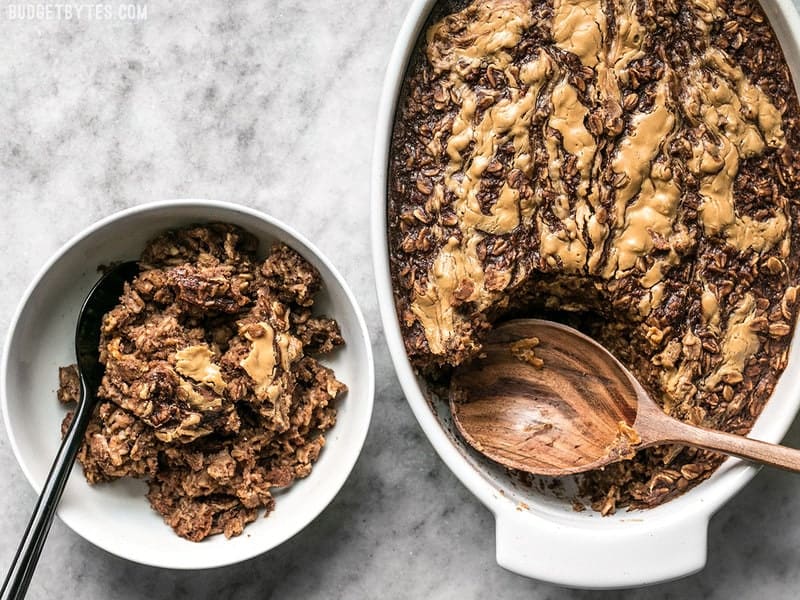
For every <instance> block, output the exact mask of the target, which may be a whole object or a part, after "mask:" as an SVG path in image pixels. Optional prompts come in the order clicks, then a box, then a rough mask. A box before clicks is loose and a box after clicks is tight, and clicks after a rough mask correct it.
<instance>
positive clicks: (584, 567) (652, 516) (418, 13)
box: [372, 0, 800, 589]
mask: <svg viewBox="0 0 800 600" xmlns="http://www.w3.org/2000/svg"><path fill="white" fill-rule="evenodd" d="M435 4H436V0H414V2H413V3H412V5H411V9H410V11H409V13H408V16H407V17H406V20H405V22H404V23H403V26H402V29H401V30H400V34H399V36H398V39H397V42H396V44H395V47H394V50H393V52H392V55H391V58H390V60H389V65H388V68H387V72H386V79H385V83H384V87H383V94H382V97H381V102H380V107H379V111H378V123H377V132H376V139H375V149H374V156H373V165H372V244H373V256H374V262H375V265H374V266H375V276H376V284H377V289H378V301H379V306H380V312H381V317H382V320H383V326H384V330H385V331H386V340H387V343H388V345H389V350H390V352H391V355H392V359H393V361H394V365H395V369H396V370H397V374H398V377H399V380H400V383H401V385H402V387H403V391H404V393H405V395H406V398H407V400H408V403H409V404H410V405H411V408H412V410H413V411H414V414H415V415H416V418H417V420H418V421H419V424H420V426H421V427H422V429H423V431H424V432H425V435H426V436H427V437H428V439H429V440H430V441H431V443H432V444H433V446H434V448H435V449H436V451H437V452H438V453H439V456H441V458H442V460H444V462H445V463H446V464H447V466H448V467H449V468H450V470H452V471H453V473H454V474H455V475H456V476H457V477H458V478H459V479H460V480H461V482H462V483H463V484H464V485H465V486H466V487H467V488H468V489H469V490H470V491H471V492H472V493H473V494H474V495H475V496H476V497H477V498H478V499H479V500H480V501H481V502H482V503H483V504H484V505H485V506H486V507H487V508H488V509H489V510H491V511H492V513H493V514H494V516H495V522H496V532H497V537H496V550H497V562H498V564H499V565H500V566H502V567H504V568H506V569H509V570H511V571H514V572H516V573H519V574H521V575H525V576H528V577H533V578H536V579H540V580H543V581H549V582H552V583H556V584H559V585H565V586H571V587H581V588H595V589H603V588H619V587H633V586H641V585H648V584H653V583H657V582H661V581H666V580H670V579H675V578H678V577H683V576H686V575H689V574H691V573H694V572H696V571H699V570H700V569H702V568H703V567H704V566H705V563H706V552H707V543H706V536H707V531H708V524H709V520H710V519H711V516H712V515H713V514H714V513H715V512H716V511H717V510H718V509H719V508H720V507H721V506H722V505H723V504H725V502H727V501H728V500H730V499H731V498H732V497H733V496H734V495H735V494H736V493H737V492H738V491H739V490H740V489H741V488H742V487H743V486H744V485H745V484H746V483H747V482H748V481H750V479H752V477H753V476H754V475H755V474H756V473H757V471H758V468H757V467H755V466H752V465H749V464H746V463H743V462H741V461H739V460H735V459H729V460H727V461H726V462H725V463H724V464H723V466H722V467H721V468H720V469H718V470H717V471H716V473H714V475H713V476H712V477H711V478H710V479H709V480H708V481H705V482H703V483H701V484H700V485H698V486H697V487H695V488H693V489H692V490H690V491H689V492H688V493H686V494H684V495H683V496H680V497H679V498H677V499H675V500H673V501H671V502H668V503H666V504H663V505H660V506H657V507H655V508H653V509H650V510H644V511H642V510H637V511H630V512H626V511H625V510H622V511H619V512H618V513H617V514H615V515H613V516H609V517H601V516H600V515H599V514H598V513H595V512H593V511H591V510H587V511H584V512H575V511H574V510H573V508H572V506H571V504H570V502H569V501H567V500H565V499H562V498H559V497H557V496H556V495H554V494H552V493H549V492H547V491H539V490H536V489H531V488H526V487H524V486H520V485H518V484H516V483H515V482H514V481H513V480H512V479H511V478H510V477H509V476H508V475H506V474H505V472H504V470H503V469H502V468H499V467H498V466H497V465H496V464H494V463H492V462H491V461H489V460H488V459H485V458H484V457H482V456H480V455H479V454H477V453H476V452H474V451H472V449H471V448H469V447H467V446H466V445H465V444H464V442H462V440H461V439H460V438H459V437H458V436H457V435H456V434H455V428H454V427H453V426H452V423H451V421H450V412H449V408H448V407H447V405H446V403H445V402H441V401H438V400H436V399H431V401H430V402H429V399H428V397H427V394H426V391H425V384H424V382H423V381H422V380H421V379H420V378H419V377H417V375H416V373H415V372H414V370H413V368H412V367H411V364H410V363H409V361H408V358H407V356H406V352H405V348H404V344H403V339H402V336H401V333H400V327H399V324H398V321H397V315H396V313H395V306H394V300H393V294H392V282H391V277H390V272H389V253H388V240H387V213H386V204H387V194H386V191H387V183H388V182H387V176H388V173H387V170H388V159H389V148H390V140H391V135H392V127H393V122H394V116H395V108H396V105H397V100H398V96H399V93H400V90H401V87H402V84H403V79H404V76H405V71H406V67H407V64H408V60H409V58H410V56H411V53H412V51H413V49H414V47H415V44H416V42H417V38H418V36H419V34H420V32H421V31H422V27H423V25H424V24H425V21H426V19H427V18H428V15H429V13H430V11H431V9H432V8H433V6H434V5H435ZM763 8H764V10H765V12H766V13H767V16H768V17H769V19H770V22H771V24H772V27H773V29H774V30H775V33H776V34H777V36H778V39H779V41H780V43H781V46H782V48H783V52H784V55H785V57H786V60H787V62H788V64H789V65H790V68H791V71H792V76H793V78H794V81H795V86H797V83H798V82H800V70H799V68H800V45H799V44H798V40H799V39H800V16H799V15H798V13H797V11H796V9H795V8H794V6H793V5H792V2H791V1H790V0H774V1H773V0H770V1H769V2H764V3H763ZM798 389H800V344H798V343H797V342H796V340H795V341H794V343H793V344H792V346H791V350H790V355H789V363H788V366H787V368H786V370H785V372H784V374H783V376H782V377H781V378H780V380H779V382H778V385H777V387H776V388H775V392H774V393H773V396H772V398H771V400H770V401H769V402H768V403H767V405H766V408H765V409H764V411H763V413H762V414H761V416H760V417H759V419H758V421H757V422H756V424H755V427H754V428H753V430H752V433H751V436H752V437H754V438H757V439H761V440H766V441H769V442H779V441H780V440H781V438H782V437H783V436H784V435H785V433H786V431H787V430H788V428H789V426H790V425H791V423H792V421H793V420H794V418H795V415H796V414H797V411H798V409H799V408H800V394H798V393H797V390H798Z"/></svg>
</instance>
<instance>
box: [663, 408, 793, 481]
mask: <svg viewBox="0 0 800 600" xmlns="http://www.w3.org/2000/svg"><path fill="white" fill-rule="evenodd" d="M659 428H661V431H660V432H659V436H660V437H661V440H662V441H663V442H668V443H669V442H673V443H678V444H687V445H689V446H695V447H697V448H704V449H705V450H713V451H715V452H721V453H723V454H729V455H731V456H736V457H738V458H743V459H745V460H749V461H752V462H757V463H761V464H764V465H770V466H772V467H778V468H779V469H785V470H787V471H794V472H800V450H796V449H794V448H787V447H786V446H780V445H778V444H770V443H767V442H761V441H759V440H754V439H751V438H748V437H744V436H741V435H734V434H732V433H724V432H722V431H716V430H713V429H706V428H704V427H696V426H694V425H689V424H687V423H683V422H681V421H678V420H677V419H673V418H670V417H665V418H664V423H663V424H662V423H659Z"/></svg>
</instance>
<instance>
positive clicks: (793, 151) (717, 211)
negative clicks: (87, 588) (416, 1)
mask: <svg viewBox="0 0 800 600" xmlns="http://www.w3.org/2000/svg"><path fill="white" fill-rule="evenodd" d="M799 115H800V113H799V112H798V101H797V96H796V94H795V90H794V87H793V85H792V81H791V77H790V74H789V70H788V67H787V65H786V62H785V60H784V58H783V54H782V52H781V49H780V47H779V45H778V42H777V40H776V38H775V35H774V33H773V31H772V29H771V27H770V25H769V23H768V22H767V20H766V18H765V16H764V13H763V12H762V10H761V8H760V6H759V5H758V3H757V2H755V1H753V0H684V1H678V0H658V1H655V0H652V1H651V0H482V1H480V2H473V3H465V2H463V1H461V2H457V1H452V0H450V1H448V0H443V1H442V2H440V3H439V5H438V6H437V8H436V10H435V11H434V14H433V15H432V16H431V19H430V21H429V24H428V27H427V29H426V31H425V33H424V34H423V36H422V38H421V40H420V42H419V46H418V48H417V51H416V53H415V55H414V58H413V59H412V62H411V66H410V67H409V71H408V74H407V78H406V84H405V87H404V92H403V96H402V97H401V101H400V105H399V109H398V113H397V117H396V122H395V128H394V134H393V143H392V155H391V159H390V171H391V177H390V184H389V237H390V253H391V265H392V274H393V279H394V286H395V300H396V305H397V311H398V315H399V317H400V321H401V326H402V329H403V334H404V339H405V344H406V349H407V352H408V354H409V356H410V358H411V360H412V361H413V363H414V364H415V365H416V367H417V369H418V370H419V371H420V372H421V373H422V374H424V375H425V376H427V377H428V378H429V379H430V380H431V381H432V383H433V384H434V385H439V386H440V388H439V389H445V387H446V385H447V381H448V377H449V372H450V369H451V368H452V366H454V365H458V364H460V363H462V362H464V361H465V360H468V359H470V358H472V357H474V356H476V354H477V353H478V352H479V350H480V345H481V337H482V335H483V334H484V333H485V331H486V330H488V329H489V328H490V327H491V326H492V324H493V323H494V322H496V321H497V320H499V319H501V318H505V317H510V316H519V315H523V316H532V315H543V316H549V317H551V318H557V319H559V320H562V321H566V322H568V323H571V324H573V325H575V326H578V327H579V328H581V329H583V330H584V331H587V332H588V333H589V334H590V335H592V336H594V337H595V338H596V339H598V340H599V341H601V342H602V343H603V344H605V345H606V346H607V347H608V348H609V349H611V351H612V352H614V354H615V355H616V356H617V357H618V358H619V359H620V360H622V362H623V363H625V364H626V365H627V366H628V367H629V368H630V369H631V370H632V371H633V372H634V373H635V374H636V375H637V376H638V378H639V379H640V380H641V382H642V383H643V384H644V385H645V387H646V388H647V389H648V390H649V391H650V393H651V394H652V395H653V397H654V398H656V400H657V401H658V402H660V403H661V404H662V405H663V407H664V410H665V411H666V412H667V413H669V414H670V415H673V416H675V417H677V418H679V419H682V420H684V421H687V422H690V423H694V424H698V425H704V426H707V427H712V428H716V429H722V430H725V431H730V432H734V433H737V434H745V433H747V432H748V431H749V429H750V428H751V426H752V424H753V422H754V420H755V418H756V417H757V416H758V414H759V413H760V412H761V410H762V408H763V406H764V403H765V402H766V401H767V399H768V398H769V396H770V394H771V392H772V390H773V388H774V386H775V382H776V380H777V378H778V376H779V375H780V374H781V372H782V371H783V369H784V368H785V366H786V361H787V352H788V345H789V341H790V337H791V336H790V333H791V332H792V330H793V327H794V323H795V316H796V314H795V313H796V300H797V286H798V253H797V251H796V248H797V244H798V241H800V240H798V235H800V227H798V220H797V216H798V207H799V205H798V196H797V193H798V192H797V190H799V189H800V177H798V172H797V166H798V164H800V162H798V154H797V153H798V150H800V127H799V125H798V123H799V122H800V121H799V120H798V116H799ZM720 461H721V458H720V457H719V456H717V455H715V454H713V453H709V452H706V451H701V450H694V449H687V448H682V447H677V446H664V447H659V448H653V449H648V450H644V451H642V452H640V453H639V454H637V455H636V457H635V458H634V459H633V460H628V461H624V462H621V463H617V464H615V465H613V466H610V467H607V468H606V469H605V470H604V471H602V472H596V473H590V474H588V475H587V476H585V477H584V478H583V480H582V482H581V486H582V489H583V491H584V492H585V494H586V495H587V496H588V497H589V498H590V499H591V503H592V505H593V507H594V508H595V509H596V510H599V511H601V512H602V513H603V514H608V513H610V512H613V511H614V510H616V508H618V507H623V506H629V507H635V508H646V507H651V506H655V505H657V504H660V503H662V502H664V501H666V500H668V499H670V498H672V497H674V496H676V495H677V494H679V493H681V492H683V491H685V490H686V489H688V488H690V487H692V486H693V485H696V484H697V483H698V482H700V481H702V480H704V479H706V478H708V477H709V476H710V475H711V473H712V472H713V471H714V469H715V468H716V467H717V466H718V465H719V464H720Z"/></svg>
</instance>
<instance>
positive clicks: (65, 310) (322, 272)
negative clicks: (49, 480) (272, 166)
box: [2, 200, 374, 569]
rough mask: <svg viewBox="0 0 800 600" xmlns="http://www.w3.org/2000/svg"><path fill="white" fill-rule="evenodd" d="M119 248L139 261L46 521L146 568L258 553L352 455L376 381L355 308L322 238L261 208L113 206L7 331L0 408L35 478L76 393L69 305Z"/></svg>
mask: <svg viewBox="0 0 800 600" xmlns="http://www.w3.org/2000/svg"><path fill="white" fill-rule="evenodd" d="M123 260H137V261H138V267H139V272H138V274H137V276H136V277H135V278H134V279H133V280H132V281H130V282H129V283H128V284H126V287H125V290H124V292H123V294H122V296H121V297H120V299H119V303H118V305H117V306H116V307H115V308H113V309H112V310H111V311H110V312H108V313H107V314H106V315H105V317H104V319H103V324H102V331H101V339H100V347H99V350H100V362H101V364H102V365H103V368H104V373H103V380H102V384H101V385H100V389H99V390H98V404H97V407H96V410H95V412H94V416H93V417H92V420H91V421H90V423H89V427H88V430H87V432H86V435H85V437H84V442H83V445H82V447H81V449H80V450H79V453H78V459H77V461H76V465H75V467H74V470H73V474H72V476H71V478H70V481H69V483H68V485H67V488H66V491H65V493H64V496H63V499H62V501H61V504H60V506H59V513H58V514H59V516H60V517H61V519H62V520H63V521H64V522H65V523H66V524H67V525H69V526H70V527H71V528H72V529H74V530H75V531H76V532H77V533H79V534H80V535H82V536H83V537H85V538H86V539H88V540H89V541H91V542H93V543H95V544H96V545H98V546H100V547H102V548H104V549H106V550H108V551H110V552H112V553H115V554H117V555H119V556H122V557H124V558H128V559H131V560H134V561H137V562H141V563H145V564H151V565H155V566H162V567H170V568H187V569H197V568H207V567H216V566H222V565H225V564H231V563H234V562H238V561H241V560H245V559H247V558H250V557H252V556H255V555H257V554H260V553H262V552H265V551H267V550H269V549H270V548H272V547H274V546H276V545H278V544H280V543H281V542H282V541H284V540H286V539H287V538H289V537H291V536H292V535H294V534H295V533H297V532H298V531H299V530H300V529H302V528H303V527H304V526H305V525H306V524H308V523H309V522H310V521H311V520H312V519H313V518H314V517H316V516H317V514H319V512H321V511H322V510H323V509H324V508H325V506H327V504H328V503H329V502H330V501H331V500H332V499H333V497H334V496H335V494H336V493H337V492H338V491H339V489H340V488H341V486H342V485H343V484H344V481H345V479H346V478H347V476H348V474H349V473H350V470H351V469H352V467H353V465H354V464H355V461H356V459H357V457H358V455H359V453H360V450H361V447H362V445H363V442H364V439H365V436H366V432H367V429H368V425H369V421H370V417H371V411H372V401H373V389H374V383H373V370H372V356H371V350H370V346H369V337H368V335H367V332H366V327H365V324H364V321H363V318H362V316H361V313H360V311H359V309H358V306H357V305H356V303H355V300H354V298H353V296H352V294H351V292H350V291H349V290H348V288H347V286H346V284H345V283H344V281H343V280H342V278H341V276H340V275H339V274H338V273H337V272H336V271H335V269H334V267H333V266H332V265H331V264H330V263H329V262H328V261H327V260H326V259H325V258H324V257H323V256H322V255H321V253H320V252H319V251H318V250H316V249H315V248H314V247H313V246H312V245H311V244H310V243H309V242H308V241H306V240H305V239H303V238H302V236H300V235H299V234H297V233H295V232H293V231H292V230H291V229H289V228H288V227H287V226H285V225H283V224H281V223H279V222H278V221H276V220H274V219H272V218H271V217H268V216H266V215H264V214H263V213H260V212H258V211H255V210H252V209H249V208H246V207H242V206H239V205H233V204H228V203H223V202H212V201H188V200H187V201H166V202H159V203H154V204H148V205H143V206H140V207H136V208H133V209H129V210H127V211H123V212H121V213H117V214H115V215H112V216H111V217H108V218H107V219H105V220H104V221H101V222H100V223H98V224H97V225H95V226H93V227H92V228H90V229H89V230H87V231H85V232H83V233H82V234H80V235H78V236H77V237H76V238H74V239H73V240H72V241H70V242H69V243H67V244H66V245H65V247H64V248H63V249H62V251H61V252H60V253H59V254H58V255H57V256H56V257H55V258H54V259H53V260H52V261H51V262H50V263H49V264H48V265H46V266H45V267H44V269H43V270H42V272H41V274H40V276H39V277H38V278H37V280H36V281H35V282H34V284H32V286H31V287H30V288H29V290H28V292H27V294H26V297H25V299H24V300H23V302H22V304H21V306H20V310H19V313H18V315H17V316H16V318H15V321H14V324H13V326H12V328H11V331H10V336H9V343H8V344H7V346H6V355H5V360H4V364H3V385H2V388H3V404H4V406H3V408H4V411H3V412H4V416H5V418H6V425H7V429H8V432H9V438H10V441H11V445H12V448H13V449H14V452H15V454H16V456H17V459H18V461H19V463H20V465H21V467H22V469H23V471H24V472H25V475H26V476H27V477H28V479H29V480H30V481H31V483H32V485H33V486H34V487H35V488H38V487H39V486H41V483H42V482H43V480H44V477H45V475H46V473H47V470H48V468H49V461H50V457H52V456H53V455H54V453H55V448H56V447H57V445H58V441H59V439H58V438H59V435H58V434H59V431H60V430H61V429H62V428H66V425H67V424H68V422H69V420H70V419H71V415H72V413H71V409H72V408H73V407H74V402H75V400H76V399H77V389H78V381H77V374H76V371H75V368H74V366H73V363H74V360H75V358H74V355H72V348H73V336H74V327H75V318H76V316H77V311H78V308H80V303H81V301H82V299H83V296H85V294H86V292H87V291H88V289H89V288H90V287H91V285H92V284H93V283H94V281H96V280H97V278H98V276H99V275H98V268H101V269H102V268H103V267H104V266H106V265H110V264H114V263H115V262H118V261H123ZM62 421H63V423H62Z"/></svg>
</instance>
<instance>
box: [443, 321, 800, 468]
mask: <svg viewBox="0 0 800 600" xmlns="http://www.w3.org/2000/svg"><path fill="white" fill-rule="evenodd" d="M450 409H451V411H452V414H453V420H454V421H455V424H456V427H457V428H458V430H459V432H460V433H461V435H462V436H463V437H464V439H465V440H466V441H467V442H468V443H469V444H470V445H471V446H473V447H474V448H475V449H476V450H478V451H479V452H481V453H483V454H484V455H486V456H488V457H489V458H491V459H492V460H494V461H496V462H498V463H501V464H503V465H505V466H507V467H510V468H513V469H519V470H522V471H527V472H529V473H534V474H537V475H548V476H554V477H558V476H564V475H571V474H574V473H581V472H584V471H589V470H593V469H597V468H600V467H603V466H605V465H607V464H609V463H612V462H616V461H619V460H623V459H625V458H632V457H633V456H634V455H635V453H636V452H637V451H638V450H639V449H641V448H645V447H647V446H654V445H658V444H668V443H680V444H685V445H690V446H695V447H699V448H705V449H708V450H715V451H719V452H723V453H726V454H731V455H734V456H739V457H741V458H746V459H749V460H754V461H757V462H762V463H765V464H770V465H773V466H777V467H781V468H784V469H788V470H792V471H800V451H798V450H793V449H790V448H786V447H783V446H778V445H774V444H767V443H765V442H760V441H756V440H751V439H749V438H745V437H742V436H737V435H732V434H727V433H722V432H719V431H713V430H710V429H704V428H701V427H694V426H692V425H688V424H686V423H683V422H681V421H678V420H677V419H674V418H672V417H670V416H668V415H666V414H664V412H663V411H662V409H661V407H659V406H658V405H657V404H656V403H655V402H654V401H653V399H652V398H650V396H649V395H648V393H647V392H646V391H645V390H644V388H642V386H641V385H640V384H639V382H638V381H637V380H636V378H635V377H634V376H633V375H632V374H631V373H630V372H629V371H628V370H627V369H625V367H623V366H622V365H621V364H620V363H619V361H617V360H616V359H615V358H614V357H613V356H612V355H611V354H610V353H609V352H608V351H607V350H606V349H605V348H603V347H602V346H600V344H598V343H597V342H595V341H594V340H592V339H591V338H589V337H587V336H586V335H584V334H582V333H580V332H579V331H576V330H574V329H572V328H571V327H567V326H566V325H562V324H560V323H554V322H550V321H542V320H538V319H522V320H515V321H509V322H507V323H504V324H502V325H500V326H498V327H496V328H495V329H494V331H493V332H492V333H491V334H490V335H489V337H488V339H487V340H486V341H485V344H484V350H483V353H482V354H481V356H480V357H479V358H478V359H477V360H474V361H472V362H470V363H468V364H465V365H462V366H460V367H459V368H458V369H456V371H455V372H454V374H453V377H452V380H451V384H450Z"/></svg>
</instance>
